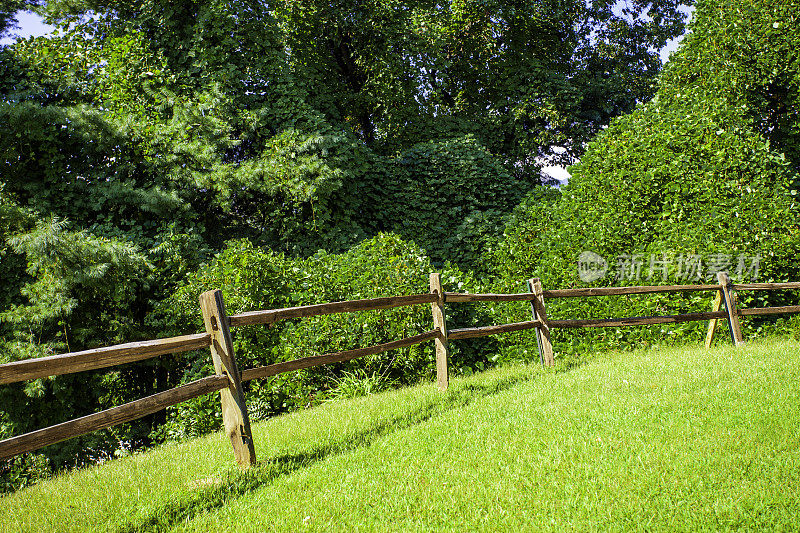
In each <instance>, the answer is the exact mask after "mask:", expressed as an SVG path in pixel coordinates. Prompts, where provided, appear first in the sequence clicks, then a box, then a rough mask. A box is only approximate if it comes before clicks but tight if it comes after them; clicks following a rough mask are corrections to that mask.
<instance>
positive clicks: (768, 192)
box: [491, 0, 800, 352]
mask: <svg viewBox="0 0 800 533" xmlns="http://www.w3.org/2000/svg"><path fill="white" fill-rule="evenodd" d="M798 9H800V4H798V3H797V2H795V1H792V2H786V1H784V0H780V1H778V0H764V1H760V2H750V1H746V2H745V1H735V2H713V1H709V2H701V3H700V4H699V5H698V6H697V11H696V13H695V19H694V21H693V23H692V32H691V33H690V34H689V35H688V36H687V37H686V39H685V41H684V43H683V44H682V46H681V48H680V50H679V51H678V52H677V53H676V54H674V55H673V56H672V58H671V59H670V62H669V63H668V64H667V67H666V69H665V72H664V74H663V76H662V78H661V80H660V83H659V89H658V93H657V94H656V96H655V98H654V99H653V100H652V101H651V102H649V103H647V104H645V105H642V106H640V107H639V108H637V110H636V111H634V112H633V113H631V114H630V115H626V116H624V117H621V118H619V119H617V120H615V121H613V123H612V124H611V126H610V127H609V128H608V129H607V130H605V131H604V132H602V133H601V134H600V135H598V137H597V138H596V139H595V140H594V141H593V142H592V143H591V144H590V145H589V147H588V148H587V151H586V153H585V154H584V155H583V157H582V158H581V161H580V163H579V164H577V165H575V166H573V167H571V172H572V178H571V180H570V183H569V185H568V186H567V187H564V188H563V189H561V191H560V192H558V193H554V192H552V191H541V190H539V191H535V192H533V193H531V195H530V196H529V198H528V199H526V201H525V202H523V203H522V204H521V205H520V207H518V208H517V210H516V212H515V215H514V218H513V221H512V222H511V223H510V224H509V226H508V227H507V229H506V235H505V239H504V240H503V241H502V243H501V244H500V245H499V246H498V247H497V248H495V249H494V250H493V251H492V252H491V260H492V261H493V262H494V265H495V267H494V268H495V269H496V272H497V273H498V278H499V281H498V284H499V285H500V287H501V288H506V287H509V286H511V285H512V284H514V283H518V282H519V281H518V280H520V279H524V278H525V277H529V276H531V275H536V276H538V277H541V278H542V280H543V284H544V285H545V286H546V287H568V286H573V285H581V284H583V282H582V281H581V280H580V279H579V268H578V266H579V265H578V261H579V258H580V254H581V253H582V252H584V251H591V252H595V253H597V254H599V255H600V256H602V257H604V258H605V259H606V260H607V262H608V272H607V274H606V276H605V277H602V278H599V279H597V280H595V281H594V283H595V284H596V285H610V284H628V285H631V284H633V285H635V284H647V283H663V282H665V281H672V282H682V283H706V282H711V283H714V282H716V273H717V272H718V271H720V270H726V271H729V272H730V273H731V275H732V277H733V278H734V279H735V280H736V279H738V280H739V281H756V280H755V279H754V277H755V275H756V269H755V268H751V267H752V266H753V259H752V258H753V257H759V258H760V260H759V261H758V269H757V276H758V279H757V281H787V280H796V279H798V278H799V277H800V271H798V265H797V262H796V260H795V258H796V256H797V253H798V250H799V249H800V218H799V217H798V205H797V201H796V194H797V187H798V185H800V173H799V172H798V171H800V160H799V159H798V153H800V152H798V150H800V144H799V143H798V141H799V140H800V138H799V137H798V136H797V132H798V130H800V99H798V98H799V95H800V60H799V59H798V58H800V54H799V53H798V49H800V48H799V47H798V45H800V24H798V21H797V19H796V17H797V12H798ZM543 199H544V201H543ZM742 256H744V257H742ZM698 258H699V259H698ZM651 259H652V263H651ZM741 259H744V261H741ZM772 298H774V299H775V301H779V302H782V303H783V304H787V303H791V302H792V301H796V296H792V295H790V294H777V295H775V294H773V295H772ZM769 301H770V300H768V296H767V295H765V294H764V293H757V295H753V294H752V293H751V294H748V293H743V294H742V304H743V305H744V306H763V305H765V304H766V303H768V302H769ZM709 306H710V298H709V296H707V295H682V296H681V295H675V296H671V297H667V296H663V297H652V296H647V297H642V298H637V297H625V298H598V299H594V300H591V301H581V302H570V301H565V300H560V301H554V302H552V304H551V315H552V316H555V317H563V318H573V317H574V318H581V317H591V316H595V317H612V316H635V315H648V314H672V313H677V312H681V311H688V310H692V311H706V310H708V309H709ZM519 312H520V310H516V311H515V310H512V311H509V313H512V316H513V313H517V315H516V316H519V315H518V313H519ZM746 325H747V329H748V332H749V333H751V334H752V333H754V332H756V331H757V330H758V329H760V328H762V327H764V325H765V321H764V320H748V321H746ZM702 327H703V325H702V324H700V323H697V324H692V325H680V326H676V327H653V328H631V329H625V330H612V331H604V332H600V333H596V332H586V333H584V334H578V333H576V332H573V331H570V332H569V333H568V334H566V335H558V336H557V339H558V341H559V346H558V347H557V348H559V347H560V348H561V350H562V351H570V350H573V349H579V350H585V349H587V345H594V344H596V343H598V342H600V343H605V344H606V345H609V344H610V345H612V346H625V345H629V344H631V343H633V344H647V343H663V342H670V338H672V339H684V338H685V337H684V336H681V335H680V334H681V333H691V334H692V335H693V336H694V337H695V338H698V337H699V336H700V335H701V331H700V330H701V328H702ZM515 341H516V339H515ZM529 343H530V341H529ZM530 347H531V346H530V345H529V346H528V347H525V346H524V345H520V344H519V343H518V342H515V344H514V345H513V346H512V345H509V346H508V350H510V351H511V352H514V351H517V350H523V351H524V350H525V349H530Z"/></svg>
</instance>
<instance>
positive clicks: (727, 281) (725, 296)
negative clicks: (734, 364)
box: [717, 272, 744, 346]
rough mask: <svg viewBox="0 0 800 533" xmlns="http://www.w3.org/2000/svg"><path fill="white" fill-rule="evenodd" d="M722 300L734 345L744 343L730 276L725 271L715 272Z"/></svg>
mask: <svg viewBox="0 0 800 533" xmlns="http://www.w3.org/2000/svg"><path fill="white" fill-rule="evenodd" d="M717 279H718V280H719V286H720V292H722V301H723V302H724V303H725V310H726V311H727V312H728V327H729V329H730V331H731V339H733V344H734V345H737V346H738V345H739V344H744V339H743V338H742V328H741V326H740V325H739V311H738V310H737V309H736V300H735V298H734V297H733V292H732V291H731V278H729V277H728V273H727V272H719V273H717Z"/></svg>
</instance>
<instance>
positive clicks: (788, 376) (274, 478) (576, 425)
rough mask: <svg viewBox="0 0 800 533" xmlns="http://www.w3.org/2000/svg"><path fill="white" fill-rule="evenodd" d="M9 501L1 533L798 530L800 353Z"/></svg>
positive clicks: (693, 359) (176, 452)
mask: <svg viewBox="0 0 800 533" xmlns="http://www.w3.org/2000/svg"><path fill="white" fill-rule="evenodd" d="M253 433H254V438H255V442H256V453H257V455H258V458H259V465H258V466H257V467H255V468H253V469H251V470H250V471H249V472H246V473H240V472H239V471H238V470H237V469H236V468H235V467H234V464H233V455H232V452H231V449H230V445H229V443H228V442H227V440H226V437H225V436H224V435H222V434H215V435H211V436H209V437H207V438H202V439H197V440H193V441H191V442H184V443H179V444H170V445H165V446H161V447H159V448H157V449H155V450H152V451H149V452H147V453H142V454H138V455H134V456H131V457H127V458H122V459H119V460H115V461H111V462H108V463H105V464H102V465H99V466H96V467H92V468H87V469H84V470H81V471H76V472H72V473H70V474H67V475H63V476H60V477H58V478H55V479H53V480H50V481H47V482H43V483H41V484H39V485H37V486H34V487H30V488H28V489H25V490H22V491H20V492H18V493H16V494H13V495H10V496H7V497H4V498H2V499H0V531H4V532H15V531H48V532H49V531H114V532H123V531H124V532H133V531H202V532H208V531H254V532H255V531H306V530H308V531H467V530H468V531H475V530H477V531H540V530H554V531H562V530H579V531H592V530H604V531H605V530H614V531H631V530H641V531H656V530H664V531H702V530H714V531H718V530H748V529H749V530H755V529H765V530H771V531H775V530H784V531H788V530H798V529H800V518H798V517H800V344H799V343H797V342H794V341H783V340H782V341H778V340H771V341H766V342H759V343H752V344H749V345H747V346H746V347H744V348H739V349H734V348H732V347H727V348H717V349H712V350H708V351H706V350H704V349H702V348H683V349H670V350H663V351H656V350H650V351H641V352H633V353H609V354H603V355H600V356H598V357H597V358H596V359H594V360H592V361H591V362H589V363H587V364H585V365H582V366H579V367H573V368H556V369H549V370H543V369H541V368H539V366H538V365H528V366H524V365H521V366H507V367H503V368H500V369H497V370H492V371H488V372H485V373H483V374H480V375H475V376H471V377H468V378H461V379H454V380H453V381H452V382H451V387H450V389H449V390H448V391H447V392H444V393H440V392H437V391H436V390H435V388H434V386H433V385H421V386H418V387H413V388H407V389H402V390H397V391H392V392H388V393H384V394H379V395H373V396H369V397H364V398H359V399H355V400H343V401H338V402H332V403H328V404H325V405H323V406H320V407H315V408H313V409H309V410H307V411H303V412H297V413H294V414H291V415H287V416H280V417H276V418H274V419H272V420H269V421H267V422H265V423H259V424H256V425H255V426H254V428H253Z"/></svg>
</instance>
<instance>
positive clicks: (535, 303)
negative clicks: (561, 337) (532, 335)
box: [528, 278, 554, 366]
mask: <svg viewBox="0 0 800 533" xmlns="http://www.w3.org/2000/svg"><path fill="white" fill-rule="evenodd" d="M528 290H529V291H530V292H532V293H533V295H534V296H535V297H536V298H535V299H533V300H531V312H532V314H533V320H539V321H541V323H542V325H541V327H538V328H536V344H537V345H538V346H539V361H540V362H541V363H542V365H544V366H553V365H554V362H553V343H552V342H551V341H550V326H549V325H548V323H547V311H546V310H545V308H544V294H543V293H544V291H543V290H542V281H541V280H540V279H539V278H533V279H529V280H528Z"/></svg>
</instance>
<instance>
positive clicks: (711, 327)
mask: <svg viewBox="0 0 800 533" xmlns="http://www.w3.org/2000/svg"><path fill="white" fill-rule="evenodd" d="M721 308H722V291H721V290H719V291H717V293H716V296H714V303H713V304H712V305H711V312H712V313H716V312H717V311H719V310H720V309H721ZM718 321H719V319H718V318H712V319H711V320H709V321H708V332H707V333H706V350H708V349H709V348H711V342H712V341H713V340H714V332H715V331H716V330H717V322H718Z"/></svg>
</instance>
